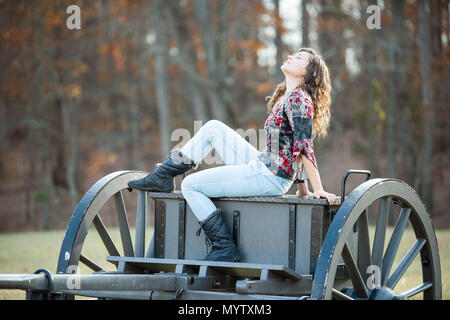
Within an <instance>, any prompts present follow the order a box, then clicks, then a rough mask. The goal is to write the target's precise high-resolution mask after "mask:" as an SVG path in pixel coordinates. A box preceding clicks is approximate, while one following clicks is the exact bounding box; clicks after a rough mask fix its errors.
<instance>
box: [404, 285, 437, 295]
mask: <svg viewBox="0 0 450 320" xmlns="http://www.w3.org/2000/svg"><path fill="white" fill-rule="evenodd" d="M432 286H433V284H432V283H431V282H425V283H422V284H421V285H418V286H417V287H415V288H412V289H410V290H408V291H405V292H403V293H401V294H400V295H401V296H403V297H406V298H411V297H413V296H415V295H417V294H419V293H421V292H423V291H425V290H428V289H430V288H431V287H432Z"/></svg>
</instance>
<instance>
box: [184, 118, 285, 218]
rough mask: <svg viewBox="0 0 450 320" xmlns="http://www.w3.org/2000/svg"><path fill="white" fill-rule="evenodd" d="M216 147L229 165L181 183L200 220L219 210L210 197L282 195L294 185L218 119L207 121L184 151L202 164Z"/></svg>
mask: <svg viewBox="0 0 450 320" xmlns="http://www.w3.org/2000/svg"><path fill="white" fill-rule="evenodd" d="M212 148H214V149H215V151H216V153H218V154H219V155H220V157H221V158H222V160H223V163H224V164H225V165H224V166H219V167H214V168H210V169H205V170H201V171H198V172H195V173H192V174H190V175H187V176H186V177H185V178H184V179H183V180H182V182H181V192H182V193H183V196H184V198H185V199H186V202H187V203H188V204H189V206H190V208H191V210H192V211H193V213H194V214H195V216H196V217H197V219H198V220H199V221H204V220H205V219H206V218H207V217H208V216H209V215H210V214H211V213H213V212H214V211H215V210H216V209H217V208H216V206H215V205H214V203H213V202H212V201H211V200H210V198H216V197H250V196H279V195H283V194H284V193H286V192H287V191H288V190H289V189H290V187H291V186H292V184H293V181H291V180H287V179H283V178H281V177H278V176H277V175H275V174H273V173H272V172H271V171H270V170H269V169H268V168H267V167H266V166H265V164H264V163H262V162H261V161H260V160H259V159H258V158H257V156H258V155H259V154H260V151H258V150H257V149H256V148H255V147H253V146H252V145H251V144H250V143H248V142H247V141H246V140H245V139H244V138H243V137H241V136H240V135H239V134H238V133H237V132H236V131H234V130H233V129H231V128H230V127H228V126H227V125H226V124H224V123H223V122H220V121H218V120H210V121H208V122H206V123H205V124H204V125H203V126H202V127H201V128H200V129H199V131H198V132H197V133H196V134H195V135H194V136H193V137H192V139H190V140H189V141H188V142H187V143H186V144H185V145H184V146H183V147H182V148H181V149H180V151H181V152H182V153H183V154H184V155H186V157H187V158H189V159H191V160H193V161H194V163H199V162H200V161H201V160H203V159H204V158H205V156H206V155H207V154H208V153H209V152H210V151H211V150H212Z"/></svg>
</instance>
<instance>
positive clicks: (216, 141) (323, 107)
mask: <svg viewBox="0 0 450 320" xmlns="http://www.w3.org/2000/svg"><path fill="white" fill-rule="evenodd" d="M281 70H282V72H283V74H284V76H285V80H284V81H283V82H282V83H280V84H279V85H278V86H277V87H276V89H275V92H274V93H273V95H272V96H271V97H270V100H269V102H268V104H267V111H268V113H269V116H268V118H267V119H266V121H265V124H264V128H265V129H266V133H267V145H266V147H265V148H264V150H263V151H262V152H260V151H258V150H257V149H256V148H255V147H253V146H252V145H251V144H250V143H248V142H247V141H246V140H245V139H244V138H243V137H241V136H240V135H239V134H238V133H237V132H236V131H234V130H233V129H231V128H230V127H228V126H227V125H225V124H224V123H222V122H220V121H218V120H210V121H208V122H207V123H205V124H204V125H203V126H202V127H201V128H200V130H199V131H198V132H197V133H196V134H195V135H194V136H193V137H192V139H190V140H189V141H188V142H187V143H186V144H185V145H184V146H183V147H182V148H181V149H175V150H172V152H171V154H170V155H169V156H168V158H167V160H166V161H165V162H164V163H162V164H161V165H160V166H158V167H157V168H156V169H155V170H154V171H153V172H152V173H150V174H149V175H148V176H146V177H144V178H142V179H139V180H133V181H130V182H128V186H129V187H130V188H134V189H139V190H145V191H159V192H171V191H172V190H173V187H174V186H173V177H175V176H177V175H179V174H182V173H184V172H186V171H187V170H189V169H191V168H193V167H194V166H195V165H196V164H198V163H199V162H200V161H201V160H202V159H203V158H204V157H205V156H206V155H207V154H208V153H209V152H210V151H211V149H212V148H214V149H215V150H216V152H217V153H218V154H219V155H220V156H221V158H222V160H223V162H224V164H225V165H224V166H219V167H215V168H210V169H206V170H202V171H198V172H196V173H193V174H190V175H188V176H186V177H185V178H184V179H183V180H182V182H181V191H182V193H183V196H184V198H185V199H186V201H187V203H188V204H189V206H190V208H191V209H192V211H193V213H194V214H195V216H196V217H197V219H198V220H199V223H200V229H199V231H198V233H197V235H199V234H200V232H201V230H202V229H203V230H204V232H205V235H206V239H207V240H209V242H210V243H211V244H212V248H211V252H210V253H209V254H208V255H207V256H206V257H205V259H204V260H212V261H239V260H240V255H239V251H238V250H237V248H236V246H235V244H234V242H233V240H232V237H231V234H230V231H229V228H228V227H227V225H226V223H225V219H224V217H223V210H222V209H221V208H217V207H216V206H215V205H214V203H213V202H212V201H211V199H210V198H216V197H249V196H278V195H283V194H284V193H286V192H287V191H288V190H289V189H290V188H291V186H292V184H293V183H294V181H295V182H296V183H297V182H301V183H298V191H297V196H299V197H308V196H313V197H314V198H325V199H327V200H328V202H329V203H330V204H331V203H333V202H334V199H335V197H336V196H335V195H334V194H332V193H328V192H326V191H325V190H324V189H323V187H322V183H321V180H320V175H319V171H318V168H317V163H316V160H315V157H314V150H313V138H314V136H316V135H317V134H318V135H320V136H325V135H326V133H327V129H328V126H329V120H330V102H331V101H330V90H331V86H330V77H329V73H328V68H327V66H326V64H325V62H324V61H323V59H322V57H321V56H320V55H319V54H318V53H316V52H315V51H314V50H313V49H311V48H301V49H299V50H297V52H296V53H295V54H293V55H289V56H288V58H287V60H286V61H285V62H284V63H283V65H282V66H281ZM297 174H300V179H297V180H296V179H295V178H296V176H297ZM305 179H309V181H310V183H311V186H312V189H313V192H310V191H309V190H308V187H307V184H306V183H305V182H304V180H305Z"/></svg>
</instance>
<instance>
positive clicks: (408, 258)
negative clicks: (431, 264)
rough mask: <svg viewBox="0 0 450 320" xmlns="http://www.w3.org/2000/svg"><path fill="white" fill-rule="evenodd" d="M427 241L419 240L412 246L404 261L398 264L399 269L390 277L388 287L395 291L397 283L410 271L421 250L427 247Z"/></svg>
mask: <svg viewBox="0 0 450 320" xmlns="http://www.w3.org/2000/svg"><path fill="white" fill-rule="evenodd" d="M425 242H426V240H425V239H423V238H419V239H417V240H416V242H415V243H414V244H413V245H412V246H411V248H410V249H409V250H408V252H407V253H406V255H405V256H404V257H403V259H402V261H400V263H399V264H398V266H397V268H395V270H394V272H392V275H391V276H390V277H389V279H388V281H387V283H386V286H387V287H389V288H391V289H394V287H395V285H396V284H397V282H398V281H399V280H400V279H401V277H402V276H403V274H404V273H405V272H406V270H407V269H408V267H409V265H410V264H411V262H413V260H414V258H415V257H416V256H417V255H418V254H419V252H420V250H421V249H422V248H423V246H424V245H425Z"/></svg>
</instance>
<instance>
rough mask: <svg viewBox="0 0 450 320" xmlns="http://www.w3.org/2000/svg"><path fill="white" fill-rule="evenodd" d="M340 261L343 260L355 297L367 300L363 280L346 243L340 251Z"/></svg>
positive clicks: (366, 291)
mask: <svg viewBox="0 0 450 320" xmlns="http://www.w3.org/2000/svg"><path fill="white" fill-rule="evenodd" d="M342 259H344V262H345V266H346V267H347V272H348V275H349V277H350V280H351V281H352V284H353V289H354V290H355V294H356V296H357V297H360V298H367V297H368V296H369V295H368V290H367V287H366V285H365V284H364V280H363V278H362V276H361V273H360V272H359V270H358V267H357V265H356V262H355V259H354V258H353V255H352V252H351V251H350V249H349V247H348V245H347V243H345V245H344V248H343V249H342Z"/></svg>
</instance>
